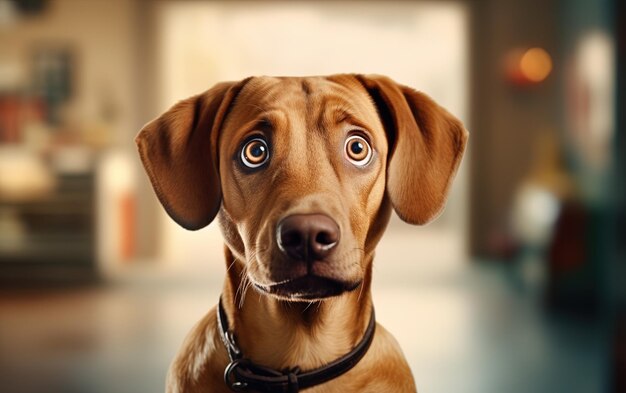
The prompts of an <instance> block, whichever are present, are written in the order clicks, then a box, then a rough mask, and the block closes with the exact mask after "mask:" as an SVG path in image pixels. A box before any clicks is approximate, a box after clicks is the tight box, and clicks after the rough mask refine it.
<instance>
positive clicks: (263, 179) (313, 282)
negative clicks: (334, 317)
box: [219, 78, 387, 299]
mask: <svg viewBox="0 0 626 393" xmlns="http://www.w3.org/2000/svg"><path fill="white" fill-rule="evenodd" d="M219 152H220V165H219V172H220V178H221V184H222V201H223V202H222V214H221V215H220V222H221V223H222V226H223V227H228V228H229V229H228V230H225V231H224V232H225V233H231V234H236V236H234V239H228V238H227V241H229V246H230V248H231V249H232V250H234V252H235V253H236V256H237V258H238V259H240V260H242V261H245V263H246V267H247V273H248V277H249V278H250V280H251V281H252V283H253V284H254V285H255V286H256V287H257V288H259V289H261V290H263V291H265V292H267V293H270V294H274V295H276V296H280V297H285V298H295V299H298V298H304V299H311V298H319V297H325V296H329V295H336V294H338V293H340V292H342V291H344V290H350V289H354V288H356V287H357V286H358V284H359V283H360V282H361V280H362V279H363V274H364V269H365V266H363V264H364V261H365V258H364V257H365V253H366V246H371V245H366V244H365V240H366V237H367V235H368V231H369V229H370V227H371V224H372V220H373V219H374V218H375V217H377V212H378V209H379V208H380V205H381V202H382V199H383V196H384V192H385V175H384V174H385V168H386V158H387V138H386V135H385V132H384V129H383V126H382V124H381V122H380V119H379V117H378V113H377V111H376V107H375V106H374V104H373V103H372V101H371V99H370V98H369V96H368V95H367V92H366V91H365V89H362V88H361V89H355V88H350V87H348V86H345V85H343V84H341V83H337V82H335V81H332V80H329V79H326V78H306V79H292V78H290V79H284V78H281V79H279V78H255V79H253V80H251V81H249V82H248V83H247V84H246V86H245V87H243V88H242V90H241V92H240V93H239V95H238V97H237V100H236V103H235V105H233V107H232V108H231V110H230V111H229V114H228V117H227V119H226V121H225V122H224V125H223V127H222V133H221V136H220V139H219ZM242 245H243V247H241V246H242ZM368 251H369V250H368Z"/></svg>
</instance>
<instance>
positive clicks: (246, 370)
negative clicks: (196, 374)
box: [217, 298, 376, 393]
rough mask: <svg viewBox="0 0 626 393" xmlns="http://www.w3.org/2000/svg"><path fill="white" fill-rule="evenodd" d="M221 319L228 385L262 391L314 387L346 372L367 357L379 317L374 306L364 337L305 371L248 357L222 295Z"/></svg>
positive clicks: (276, 392)
mask: <svg viewBox="0 0 626 393" xmlns="http://www.w3.org/2000/svg"><path fill="white" fill-rule="evenodd" d="M217 323H218V325H219V330H220V336H221V337H222V341H223V342H224V346H225V347H226V349H227V351H228V357H229V358H230V363H229V364H228V366H226V369H225V370H224V381H225V382H226V385H227V386H228V387H229V388H230V389H231V390H232V391H235V392H246V391H253V392H255V391H256V392H262V393H297V392H299V390H300V389H306V388H310V387H312V386H315V385H319V384H322V383H324V382H327V381H330V380H331V379H333V378H336V377H338V376H340V375H342V374H344V373H346V372H348V371H349V370H350V369H351V368H352V367H354V366H356V364H357V363H358V362H359V360H361V358H363V356H364V355H365V353H366V352H367V350H368V349H369V347H370V344H371V343H372V340H373V339H374V331H375V330H376V320H375V317H374V309H373V308H372V316H371V317H370V321H369V324H368V325H367V329H366V330H365V334H364V335H363V339H362V340H361V341H360V342H359V343H358V344H357V345H356V347H354V349H352V351H350V352H348V353H347V354H345V355H344V356H342V357H340V358H338V359H336V360H334V361H332V362H330V363H328V364H327V365H325V366H322V367H320V368H317V369H314V370H311V371H307V372H302V371H300V368H299V367H297V366H296V367H294V368H292V369H285V370H283V371H277V370H274V369H271V368H268V367H265V366H261V365H259V364H256V363H253V362H252V361H251V360H250V359H246V358H245V357H244V356H243V354H242V353H241V350H240V349H239V347H238V346H237V343H236V341H235V336H234V334H233V332H232V331H230V330H228V329H229V327H228V318H227V316H226V312H225V311H224V307H223V306H222V299H221V298H220V302H219V304H218V312H217Z"/></svg>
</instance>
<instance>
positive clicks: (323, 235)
mask: <svg viewBox="0 0 626 393" xmlns="http://www.w3.org/2000/svg"><path fill="white" fill-rule="evenodd" d="M315 242H316V243H318V244H321V245H323V246H330V245H333V244H335V243H337V235H336V234H333V233H330V232H320V233H318V234H317V236H315Z"/></svg>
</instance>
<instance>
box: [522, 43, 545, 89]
mask: <svg viewBox="0 0 626 393" xmlns="http://www.w3.org/2000/svg"><path fill="white" fill-rule="evenodd" d="M519 67H520V70H521V72H522V74H523V75H524V76H525V77H526V78H527V79H528V80H529V81H531V82H534V83H539V82H542V81H543V80H545V79H546V78H547V77H548V75H550V72H551V71H552V58H551V57H550V55H549V54H548V52H546V51H545V50H544V49H542V48H531V49H528V50H527V51H526V52H525V53H524V55H522V58H521V59H520V62H519Z"/></svg>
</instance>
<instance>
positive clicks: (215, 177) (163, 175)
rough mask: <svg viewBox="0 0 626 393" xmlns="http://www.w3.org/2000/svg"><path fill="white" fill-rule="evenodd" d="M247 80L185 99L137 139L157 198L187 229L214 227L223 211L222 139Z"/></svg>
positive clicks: (153, 122)
mask: <svg viewBox="0 0 626 393" xmlns="http://www.w3.org/2000/svg"><path fill="white" fill-rule="evenodd" d="M246 82H247V79H246V80H243V81H241V82H238V83H237V82H225V83H220V84H217V85H215V86H214V87H213V88H211V89H210V90H208V91H206V92H204V93H202V94H199V95H197V96H193V97H191V98H188V99H186V100H183V101H180V102H179V103H177V104H176V105H174V106H173V107H172V108H170V109H169V110H168V111H167V112H165V113H164V114H162V115H161V116H159V117H158V118H157V119H155V120H153V121H151V122H150V123H148V124H146V125H145V126H144V127H143V129H142V130H141V131H140V132H139V134H138V135H137V137H136V138H135V142H136V143H137V146H138V148H139V155H140V156H141V161H142V162H143V165H144V167H145V169H146V172H147V173H148V177H149V178H150V181H151V182H152V187H153V188H154V191H155V193H156V195H157V197H158V198H159V200H160V201H161V204H162V205H163V207H164V208H165V210H166V211H167V213H168V214H169V215H170V217H172V218H173V219H174V221H176V222H177V223H178V224H180V225H181V226H182V227H183V228H186V229H190V230H197V229H200V228H203V227H205V226H207V225H209V224H210V223H211V221H213V218H215V215H216V214H217V212H218V210H219V208H220V204H221V201H222V190H221V187H220V178H219V168H218V162H219V161H218V152H217V139H218V136H219V131H220V128H221V125H222V122H223V120H224V118H225V116H226V114H227V112H228V109H229V107H230V106H231V103H232V102H233V100H234V99H235V97H236V96H237V94H238V92H239V91H240V90H241V89H242V88H243V86H244V85H245V83H246Z"/></svg>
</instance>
